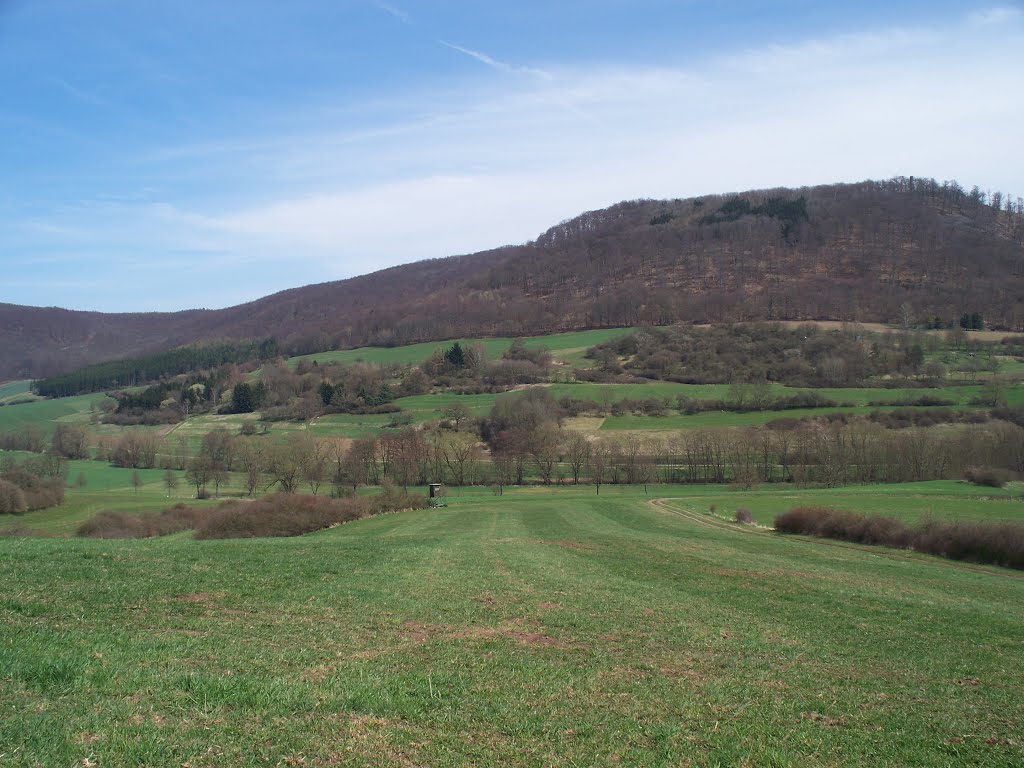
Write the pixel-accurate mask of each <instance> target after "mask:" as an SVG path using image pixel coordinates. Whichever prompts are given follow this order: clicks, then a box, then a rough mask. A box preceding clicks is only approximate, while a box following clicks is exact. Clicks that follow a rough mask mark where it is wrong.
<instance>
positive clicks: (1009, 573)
mask: <svg viewBox="0 0 1024 768" xmlns="http://www.w3.org/2000/svg"><path fill="white" fill-rule="evenodd" d="M669 501H681V499H671V498H666V499H651V500H650V501H649V502H647V503H648V504H650V505H651V506H653V507H656V508H657V509H660V510H662V511H663V512H669V513H671V514H674V515H678V516H679V517H682V518H685V519H686V520H689V521H690V522H692V523H697V524H699V525H703V526H705V527H707V528H711V529H714V530H726V531H731V532H732V533H738V534H742V535H746V536H770V535H771V533H772V532H773V531H774V529H767V530H766V529H763V528H757V527H754V526H740V525H738V524H735V523H730V522H727V521H725V520H718V519H714V518H712V519H708V518H706V517H703V516H702V515H699V514H697V513H696V512H691V511H689V510H683V509H676V508H675V507H672V506H671V505H669V504H667V503H666V502H669ZM786 540H787V541H796V542H800V543H803V544H811V545H816V546H821V547H835V548H837V549H852V550H856V551H858V552H864V553H866V554H869V555H874V556H875V557H882V558H887V559H890V560H905V561H910V562H914V563H928V564H931V565H935V566H939V567H943V568H952V569H953V570H957V571H971V572H973V573H984V574H986V575H988V576H1002V577H1003V578H1007V579H1011V580H1014V581H1024V574H1020V573H1017V572H1016V571H1013V570H1010V569H1006V568H1000V567H999V566H981V565H972V564H970V563H963V562H960V561H957V560H945V559H943V558H940V557H938V556H936V555H925V554H915V553H910V552H907V553H901V552H893V551H891V550H884V549H881V548H879V547H872V546H870V545H862V544H852V543H850V542H845V541H834V540H831V539H819V538H815V537H813V536H797V535H792V536H786Z"/></svg>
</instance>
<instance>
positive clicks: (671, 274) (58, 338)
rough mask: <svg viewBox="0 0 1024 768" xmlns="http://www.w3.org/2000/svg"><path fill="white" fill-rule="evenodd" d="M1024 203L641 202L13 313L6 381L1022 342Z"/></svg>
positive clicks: (947, 193)
mask: <svg viewBox="0 0 1024 768" xmlns="http://www.w3.org/2000/svg"><path fill="white" fill-rule="evenodd" d="M1021 264H1024V200H1022V199H1021V198H1020V197H1016V196H1011V195H1004V194H1003V193H1001V192H992V193H988V192H986V191H984V190H982V189H980V188H977V187H974V188H970V189H965V188H964V187H963V186H961V185H960V184H958V183H956V182H954V181H946V182H939V181H936V180H934V179H922V178H915V177H897V178H893V179H889V180H886V181H865V182H859V183H856V184H833V185H823V186H816V187H805V188H800V189H795V190H790V189H766V190H759V191H758V190H755V191H747V192H742V193H739V194H736V193H730V194H725V195H707V196H703V197H700V198H691V199H674V200H631V201H628V202H623V203H619V204H617V205H614V206H611V207H610V208H605V209H602V210H598V211H590V212H587V213H584V214H581V215H580V216H577V217H575V218H573V219H571V220H568V221H565V222H562V223H560V224H558V225H556V226H554V227H551V228H550V229H549V230H548V231H546V232H544V233H543V234H542V235H540V236H539V237H538V238H537V239H536V240H535V241H533V242H528V243H524V244H521V245H516V246H507V247H502V248H496V249H493V250H489V251H484V252H481V253H477V254H471V255H467V256H455V257H451V258H445V259H433V260H428V261H421V262H417V263H414V264H407V265H403V266H399V267H392V268H389V269H385V270H381V271H379V272H376V273H373V274H369V275H364V276H361V277H357V278H352V279H350V280H342V281H337V282H332V283H322V284H319V285H310V286H306V287H303V288H297V289H292V290H288V291H283V292H281V293H278V294H274V295H272V296H268V297H266V298H264V299H260V300H258V301H255V302H251V303H249V304H245V305H241V306H237V307H229V308H226V309H222V310H215V311H206V310H204V311H196V312H188V313H176V314H139V315H101V314H99V313H84V312H67V311H64V310H56V309H38V308H29V307H14V306H11V305H0V349H3V350H4V354H3V355H2V356H0V379H2V378H5V377H6V378H31V377H36V378H38V377H39V376H40V374H43V375H50V374H51V373H56V372H62V371H66V370H68V369H69V368H72V367H74V366H75V365H81V364H82V363H85V362H91V361H96V360H100V359H104V358H109V357H113V356H114V355H118V354H119V355H120V356H122V357H124V356H130V355H139V354H147V353H149V352H151V351H152V350H154V349H160V348H170V347H173V346H178V345H181V344H188V343H195V342H197V341H198V340H201V339H211V338H216V339H257V338H263V337H266V336H267V335H268V334H271V333H273V334H274V335H275V336H276V338H278V339H279V341H280V351H281V352H282V353H285V354H291V355H300V354H306V353H312V352H319V351H322V350H326V349H347V348H354V347H360V346H389V347H390V346H402V345H405V344H412V343H417V342H426V341H435V340H438V339H457V338H466V337H487V336H508V337H514V336H536V335H542V334H545V333H552V332H556V331H569V330H579V329H583V328H609V327H622V326H637V325H645V324H652V325H666V324H671V323H678V322H700V323H727V322H737V321H755V320H809V319H814V320H850V321H857V322H900V323H903V322H904V321H905V320H906V319H907V318H909V319H910V320H911V324H924V323H930V327H938V326H939V325H941V327H944V328H948V327H951V326H955V325H956V324H957V321H958V319H959V318H961V316H962V315H963V314H964V313H972V312H976V311H978V310H979V309H981V308H983V309H984V322H985V327H986V328H987V329H995V330H1012V331H1021V330H1024V270H1022V268H1021Z"/></svg>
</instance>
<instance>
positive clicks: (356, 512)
mask: <svg viewBox="0 0 1024 768" xmlns="http://www.w3.org/2000/svg"><path fill="white" fill-rule="evenodd" d="M427 505H428V502H427V499H426V498H424V497H423V496H418V495H417V496H411V495H409V494H407V493H404V492H397V491H394V490H386V491H385V492H384V493H382V494H380V495H378V496H364V497H351V498H344V499H331V498H327V497H325V496H311V495H308V494H293V493H277V494H274V495H273V496H267V497H265V498H262V499H259V500H258V501H226V502H224V503H222V504H220V505H219V506H217V507H216V508H213V509H194V508H190V507H186V506H185V505H183V504H177V505H175V506H173V507H171V508H169V509H165V510H163V511H161V512H148V513H144V514H141V515H139V514H135V515H133V514H125V513H123V512H114V511H106V512H100V513H99V514H97V515H96V516H94V517H93V518H91V519H90V520H87V521H86V522H85V523H83V524H82V525H81V526H79V528H78V535H79V536H83V537H88V538H98V539H142V538H150V537H153V536H167V535H169V534H172V533H179V532H181V531H186V530H194V531H195V534H194V537H195V538H197V539H247V538H262V537H272V536H301V535H303V534H306V533H312V532H313V531H319V530H322V529H324V528H330V527H331V526H334V525H339V524H341V523H347V522H350V521H352V520H359V519H361V518H364V517H370V516H371V515H375V514H380V513H383V512H393V511H395V510H399V509H423V508H425V507H426V506H427Z"/></svg>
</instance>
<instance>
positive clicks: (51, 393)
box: [32, 338, 277, 397]
mask: <svg viewBox="0 0 1024 768" xmlns="http://www.w3.org/2000/svg"><path fill="white" fill-rule="evenodd" d="M276 355H277V341H276V340H275V339H272V338H267V339H263V340H261V341H250V342H223V343H220V344H196V345H192V346H187V347H179V348H177V349H172V350H169V351H167V352H160V353H158V354H155V355H149V356H147V357H138V358H127V359H124V360H112V361H110V362H106V363H99V364H96V365H90V366H87V367H85V368H81V369H79V370H77V371H72V372H70V373H65V374H62V375H60V376H53V377H50V378H46V379H40V380H38V381H34V382H33V383H32V391H34V392H35V393H36V394H39V395H42V396H44V397H69V396H71V395H82V394H87V393H89V392H101V391H104V390H108V389H116V388H119V387H134V386H139V385H141V384H146V383H148V382H152V381H159V380H160V379H163V378H166V377H168V376H177V375H178V374H182V373H190V372H192V371H198V370H202V369H208V368H216V367H217V366H220V365H224V364H226V363H244V362H250V361H259V360H268V359H270V358H273V357H275V356H276ZM153 396H156V394H154V395H153Z"/></svg>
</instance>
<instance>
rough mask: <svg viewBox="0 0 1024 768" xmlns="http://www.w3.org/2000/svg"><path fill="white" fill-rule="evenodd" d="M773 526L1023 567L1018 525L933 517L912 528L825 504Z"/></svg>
mask: <svg viewBox="0 0 1024 768" xmlns="http://www.w3.org/2000/svg"><path fill="white" fill-rule="evenodd" d="M775 529H776V530H777V531H779V532H780V533H796V534H804V535H807V536H820V537H823V538H830V539H840V540H843V541H852V542H856V543H858V544H871V545H880V546H886V547H894V548H897V549H913V550H915V551H917V552H922V553H925V554H931V555H938V556H939V557H946V558H949V559H951V560H965V561H969V562H973V563H983V564H991V565H1000V566H1003V567H1006V568H1018V569H1024V525H1022V524H1020V523H964V522H935V521H931V522H927V523H925V524H924V525H922V526H920V527H919V528H918V529H916V530H914V529H912V528H910V527H908V526H907V525H905V524H904V523H902V522H900V521H899V520H895V519H893V518H889V517H880V516H868V515H858V514H855V513H853V512H843V511H841V510H836V509H828V508H825V507H796V508H794V509H791V510H790V511H789V512H786V513H784V514H782V515H779V516H778V517H777V518H776V519H775Z"/></svg>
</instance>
